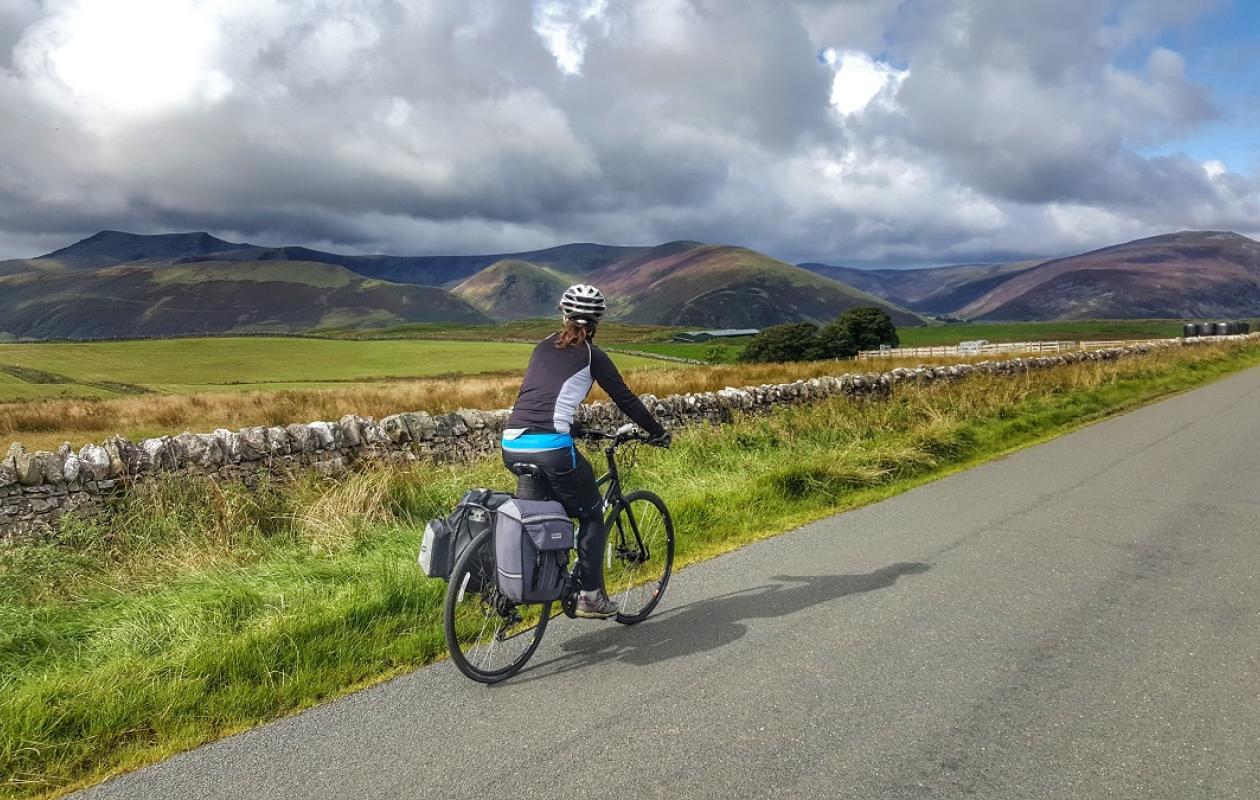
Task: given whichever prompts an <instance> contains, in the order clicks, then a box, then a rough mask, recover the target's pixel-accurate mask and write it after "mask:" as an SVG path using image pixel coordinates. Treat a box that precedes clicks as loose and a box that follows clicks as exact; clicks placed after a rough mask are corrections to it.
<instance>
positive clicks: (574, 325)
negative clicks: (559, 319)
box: [556, 319, 591, 350]
mask: <svg viewBox="0 0 1260 800" xmlns="http://www.w3.org/2000/svg"><path fill="white" fill-rule="evenodd" d="M583 322H585V320H582V321H581V322H579V321H578V320H572V319H571V320H568V321H566V322H565V323H564V330H562V331H560V335H559V336H557V337H556V349H557V350H563V349H564V348H566V347H580V346H581V345H584V344H586V340H587V339H589V338H591V332H590V331H589V330H587V327H586V325H585V324H583ZM587 324H589V323H587Z"/></svg>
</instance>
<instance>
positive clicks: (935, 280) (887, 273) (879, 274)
mask: <svg viewBox="0 0 1260 800" xmlns="http://www.w3.org/2000/svg"><path fill="white" fill-rule="evenodd" d="M1041 263H1043V262H1042V261H1017V262H1014V263H1010V264H960V265H958V266H950V267H934V268H931V269H854V268H853V267H836V266H831V265H829V264H801V267H803V268H805V269H808V270H809V271H810V272H815V273H817V274H819V275H823V276H825V277H828V278H832V279H834V280H838V281H842V282H844V283H847V284H849V285H850V286H855V287H857V288H858V289H861V290H863V291H865V292H870V293H871V294H874V295H878V296H879V297H883V298H885V299H887V300H890V301H892V302H894V303H897V304H899V305H903V306H905V307H906V308H911V309H914V310H915V311H920V312H923V313H926V314H952V313H954V312H956V311H957V310H958V309H959V308H962V307H963V306H965V305H967V304H968V303H971V302H973V301H974V300H976V299H977V298H979V297H981V296H982V295H984V294H985V293H986V292H988V291H989V290H990V289H992V288H993V287H995V286H997V285H999V284H1001V283H1003V282H1004V281H1006V280H1007V279H1009V278H1010V277H1011V276H1013V275H1015V274H1017V273H1019V272H1023V271H1024V270H1027V269H1031V268H1032V267H1035V266H1037V265H1038V264H1041Z"/></svg>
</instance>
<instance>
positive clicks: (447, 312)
mask: <svg viewBox="0 0 1260 800" xmlns="http://www.w3.org/2000/svg"><path fill="white" fill-rule="evenodd" d="M381 276H393V277H396V278H397V280H394V281H388V282H386V281H384V280H383V279H382V277H381ZM578 280H585V281H589V282H592V283H596V284H597V285H599V286H600V287H601V288H603V289H604V290H605V292H607V293H608V295H609V296H610V298H611V300H612V306H611V308H610V311H611V313H610V315H609V318H610V319H611V320H618V321H625V322H635V323H647V324H664V325H674V324H677V325H695V326H705V327H763V326H766V325H773V324H777V323H780V322H788V321H792V320H798V319H808V320H814V321H818V322H823V321H828V320H831V319H833V318H835V316H837V315H838V314H839V313H840V312H842V311H844V310H845V309H848V308H852V307H854V306H857V305H881V306H884V307H886V308H887V309H888V310H889V313H891V314H892V315H893V317H894V319H896V320H897V322H898V324H901V325H917V324H922V319H921V318H919V317H918V316H917V315H915V314H914V313H912V312H909V311H907V310H906V309H904V308H900V307H897V306H895V305H892V304H888V303H885V302H884V301H882V300H880V299H879V298H876V297H873V296H871V295H869V294H866V293H864V292H862V291H860V290H858V289H855V288H853V287H851V286H847V285H845V284H843V283H839V282H837V281H834V280H831V279H829V278H827V277H823V276H820V275H816V274H813V273H811V272H809V271H807V270H803V269H800V268H799V267H795V266H792V265H790V264H785V263H783V262H781V261H777V260H776V259H773V258H770V257H769V256H766V255H763V254H761V253H757V252H755V251H752V250H747V249H744V248H738V247H728V246H724V245H705V244H701V243H699V242H691V241H678V242H670V243H668V244H663V245H659V246H656V247H620V246H611V245H600V244H589V243H578V244H568V245H561V246H559V247H552V248H548V249H546V250H536V251H531V252H527V253H520V254H515V255H513V256H496V255H484V256H482V255H469V256H415V257H412V256H357V255H340V254H337V253H327V252H323V251H319V250H312V249H309V248H305V247H258V246H255V245H250V244H237V243H232V242H228V241H225V240H223V239H219V238H217V237H214V236H211V235H210V234H208V233H178V234H161V235H157V236H146V235H140V234H130V233H122V232H118V231H102V232H100V233H98V234H96V235H94V236H90V237H88V238H86V239H84V240H82V241H80V242H76V243H75V244H73V245H70V246H69V247H64V248H61V249H60V250H56V251H53V252H52V253H48V254H46V255H44V256H41V257H39V258H36V259H25V260H23V259H18V260H14V261H7V262H0V339H11V338H14V337H18V338H98V337H126V336H160V335H187V334H200V333H228V332H250V331H283V332H293V331H302V330H309V329H312V328H321V329H326V328H336V329H338V330H353V329H357V328H375V327H385V326H398V325H406V324H415V323H436V324H449V323H461V324H463V323H481V322H486V321H489V320H496V321H502V320H513V319H523V318H530V317H549V316H552V315H553V314H554V313H555V304H556V299H557V297H558V296H559V295H560V293H561V292H562V291H563V289H564V287H565V286H567V285H569V284H570V283H573V282H575V281H578Z"/></svg>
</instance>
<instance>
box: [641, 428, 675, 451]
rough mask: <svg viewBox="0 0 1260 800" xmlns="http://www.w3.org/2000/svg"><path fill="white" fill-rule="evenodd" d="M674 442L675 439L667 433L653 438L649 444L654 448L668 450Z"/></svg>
mask: <svg viewBox="0 0 1260 800" xmlns="http://www.w3.org/2000/svg"><path fill="white" fill-rule="evenodd" d="M672 441H674V437H673V436H672V435H671V434H670V432H669V431H665V432H663V433H662V434H661V435H660V436H653V437H651V438H650V439H648V440H647V443H648V444H650V445H652V446H653V447H664V448H668V447H669V445H670V443H671V442H672Z"/></svg>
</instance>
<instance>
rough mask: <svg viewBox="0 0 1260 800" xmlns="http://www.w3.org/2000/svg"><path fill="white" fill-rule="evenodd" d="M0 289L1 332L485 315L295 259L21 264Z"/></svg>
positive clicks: (121, 332) (216, 329)
mask: <svg viewBox="0 0 1260 800" xmlns="http://www.w3.org/2000/svg"><path fill="white" fill-rule="evenodd" d="M0 297H2V298H3V301H2V302H0V338H8V337H19V338H32V339H89V338H112V337H136V336H168V335H187V334H199V333H216V334H218V333H246V332H292V331H304V330H309V329H311V328H316V327H322V326H350V325H354V326H364V325H392V324H400V323H406V322H455V323H478V322H484V321H485V319H486V318H485V317H484V316H482V314H481V313H479V312H478V311H477V310H476V309H474V308H472V307H471V306H469V305H468V304H467V303H465V302H463V301H462V300H460V299H459V298H457V297H454V296H452V295H451V294H450V293H448V292H446V291H444V290H442V289H438V288H434V287H429V286H414V285H400V284H392V283H387V282H384V281H376V280H369V279H366V278H363V277H362V276H360V275H357V274H355V273H353V272H351V271H349V270H347V269H345V268H343V267H338V266H334V265H328V264H316V263H311V262H299V261H273V262H266V263H258V264H248V265H245V264H240V263H234V262H226V261H223V262H205V263H199V264H195V265H174V266H168V265H158V266H147V265H134V264H133V265H124V266H117V267H107V268H105V269H99V270H79V271H72V272H66V273H62V274H41V273H35V272H27V273H22V274H17V275H10V276H7V277H0ZM6 335H7V336H6Z"/></svg>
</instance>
